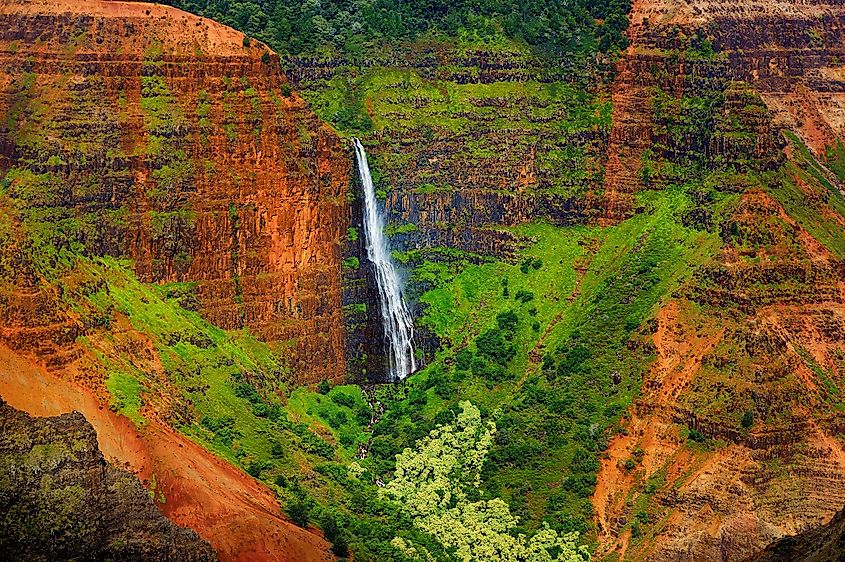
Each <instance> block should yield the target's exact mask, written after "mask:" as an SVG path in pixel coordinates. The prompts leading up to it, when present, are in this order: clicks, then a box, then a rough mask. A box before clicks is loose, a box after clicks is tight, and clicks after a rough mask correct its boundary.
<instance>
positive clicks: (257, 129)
mask: <svg viewBox="0 0 845 562" xmlns="http://www.w3.org/2000/svg"><path fill="white" fill-rule="evenodd" d="M0 61H2V65H3V67H4V69H5V71H4V73H3V75H2V77H0V114H2V115H3V116H4V119H2V123H0V174H3V175H6V177H7V178H8V185H7V186H6V187H8V190H7V195H8V197H10V198H11V201H12V204H13V206H15V207H16V208H17V209H18V210H19V211H20V212H19V213H18V218H19V220H21V221H22V222H23V223H25V224H27V225H30V226H31V227H32V228H35V229H41V230H43V231H49V232H54V231H59V230H60V231H62V234H61V235H60V237H61V238H54V239H53V240H51V241H50V244H52V245H53V246H55V247H56V248H57V249H58V253H61V252H63V251H68V250H70V251H74V252H76V251H83V252H85V253H87V254H90V255H111V256H115V257H125V258H129V259H131V260H133V263H134V268H135V271H136V273H137V275H138V276H139V278H141V279H142V280H143V281H147V282H154V283H188V284H190V287H191V288H192V290H193V291H194V292H195V296H196V300H197V302H198V308H199V310H200V312H201V313H202V314H203V315H204V316H205V317H207V318H208V319H210V320H211V321H212V322H214V323H216V324H217V325H219V326H221V327H223V328H227V329H237V328H249V329H250V330H251V331H252V332H253V333H254V334H256V335H257V336H258V337H260V338H261V339H264V340H266V341H271V342H284V344H285V346H286V348H287V349H289V360H290V364H291V366H292V368H293V375H294V378H295V380H297V381H299V382H313V381H317V380H320V379H324V378H325V379H339V378H341V377H342V376H343V375H344V374H345V372H346V369H345V361H344V353H345V344H344V327H343V315H342V306H341V291H342V289H341V281H340V279H341V261H342V250H343V247H342V244H343V237H344V236H345V234H346V230H347V225H348V223H349V214H348V213H349V212H348V209H347V204H346V191H347V189H348V183H349V166H350V159H349V156H348V154H347V150H346V147H345V146H343V144H342V142H341V141H340V139H339V138H338V137H337V135H336V134H335V133H334V132H333V131H332V130H331V129H330V128H328V127H327V126H326V125H324V124H323V123H322V122H320V121H319V120H318V119H317V117H316V116H315V115H314V114H313V113H312V112H311V111H309V110H308V109H307V107H306V105H305V103H304V101H303V100H302V99H301V98H300V97H299V96H298V95H297V94H296V93H294V92H292V91H291V87H290V85H289V84H288V82H287V80H286V78H285V76H284V75H283V73H282V72H281V69H280V65H279V60H278V57H277V56H276V55H274V54H273V53H272V52H270V51H269V50H268V49H267V48H266V47H265V46H264V45H262V44H260V43H258V42H252V43H250V42H249V40H247V39H245V38H244V36H243V35H242V34H240V33H238V32H236V31H234V30H232V29H229V28H226V27H224V26H221V25H219V24H216V23H214V22H211V21H209V20H206V19H203V18H198V17H195V16H191V15H189V14H186V13H184V12H181V11H178V10H175V9H171V8H167V7H162V6H153V5H145V4H138V3H128V2H106V1H97V0H91V1H86V2H74V3H70V4H67V5H64V4H57V3H52V2H38V1H37V0H32V1H26V0H16V1H13V2H5V3H4V4H3V6H2V7H0ZM36 261H37V260H36ZM58 261H61V260H58ZM21 265H22V268H21V269H20V271H19V275H18V277H17V280H16V286H17V288H18V289H17V290H16V291H14V292H13V293H12V295H11V296H8V297H6V298H7V299H8V300H7V301H6V302H5V304H4V309H6V310H14V311H20V314H17V315H13V316H14V317H13V318H8V316H7V315H4V321H3V324H4V329H3V333H4V338H5V339H6V340H7V341H9V342H10V343H11V344H12V345H14V346H15V347H16V348H18V349H21V350H30V351H33V352H35V353H37V354H39V355H40V356H42V357H44V358H45V359H46V360H47V362H48V363H50V362H54V363H56V364H62V363H67V362H70V361H73V359H74V357H73V352H72V351H70V350H68V349H67V347H66V346H65V345H63V344H64V343H65V342H66V341H72V340H73V339H75V337H76V336H77V335H79V333H80V330H81V328H80V327H78V326H75V325H74V323H73V321H72V320H70V319H68V318H67V317H65V318H62V316H63V315H62V314H61V313H59V314H48V315H46V317H42V316H41V315H39V314H36V313H35V312H36V310H37V309H38V308H43V307H46V308H51V307H52V308H56V307H57V306H60V304H56V303H53V304H49V303H50V301H51V300H54V299H55V297H56V295H55V294H50V293H49V292H47V293H45V292H42V291H41V290H40V289H38V288H37V286H38V281H37V280H38V279H39V278H42V277H43V276H44V275H45V273H47V272H46V271H45V267H46V269H50V268H52V267H54V266H56V265H57V263H55V262H53V261H52V258H51V260H49V261H48V263H46V264H36V265H35V267H34V268H33V266H32V264H29V265H27V264H25V263H22V264H21ZM39 266H45V267H41V269H40V270H39V269H38V268H39ZM48 319H49V320H48ZM45 324H46V325H45ZM45 339H46V340H48V341H49V342H50V343H45V342H44V340H45ZM50 345H52V347H53V348H54V349H52V350H47V349H42V348H43V347H45V346H50Z"/></svg>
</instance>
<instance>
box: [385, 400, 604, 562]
mask: <svg viewBox="0 0 845 562" xmlns="http://www.w3.org/2000/svg"><path fill="white" fill-rule="evenodd" d="M459 406H460V409H461V411H460V412H459V413H458V414H457V417H456V419H455V422H454V424H449V425H441V426H439V427H437V428H435V429H433V430H432V431H431V433H430V434H429V435H428V436H427V437H424V438H422V439H420V441H419V442H418V443H417V447H416V449H415V450H410V449H406V450H405V451H404V452H402V453H400V454H399V455H398V456H397V457H396V471H395V476H394V478H393V480H391V481H390V482H389V483H388V484H387V486H386V487H385V488H384V490H383V491H382V493H383V495H384V496H386V497H388V498H391V499H393V500H395V501H397V502H398V503H399V504H400V505H401V506H402V509H403V510H404V511H405V512H406V513H407V514H408V515H409V516H410V518H411V520H412V521H413V523H414V525H415V526H416V527H418V528H420V529H422V530H424V531H426V532H428V533H430V534H432V535H434V536H436V537H437V538H438V540H439V541H440V542H441V543H442V544H443V545H444V546H446V547H447V548H450V549H454V551H455V556H456V557H457V558H458V559H459V560H462V561H464V562H486V561H489V562H494V561H499V560H504V561H510V562H516V561H521V560H525V561H527V560H532V561H538V562H539V561H541V560H547V561H549V562H551V561H555V560H559V561H573V562H574V561H579V560H589V558H590V556H589V552H588V551H587V549H586V547H583V546H582V547H579V546H578V544H577V541H578V533H574V532H573V533H567V534H566V535H564V536H560V535H558V533H556V532H555V531H553V530H552V529H550V528H549V526H548V525H547V524H546V525H544V527H543V529H542V530H541V531H540V532H538V533H536V534H534V535H533V536H532V537H531V538H530V539H526V537H525V535H516V536H514V535H513V534H511V531H512V530H513V529H514V528H515V527H516V524H517V521H518V520H517V518H515V517H514V516H513V515H512V514H511V513H510V510H509V509H508V506H507V504H506V503H505V502H503V501H502V500H501V499H499V498H494V499H474V498H478V496H479V495H480V491H479V488H480V486H481V469H482V466H483V465H484V462H485V460H486V457H487V454H488V452H489V449H490V446H491V445H492V443H493V436H494V435H495V433H496V424H495V423H494V422H492V421H488V422H487V423H486V424H485V423H483V422H482V420H481V413H480V411H479V410H478V408H476V407H475V406H473V405H472V404H471V403H469V402H461V403H460V404H459ZM471 496H472V497H471ZM394 542H395V544H396V545H397V546H398V547H399V548H401V549H402V550H403V551H406V552H407V551H408V550H409V549H413V550H414V551H417V552H425V551H424V549H423V547H421V546H414V545H412V544H410V543H409V542H408V541H406V540H404V539H402V538H400V537H397V538H396V539H394Z"/></svg>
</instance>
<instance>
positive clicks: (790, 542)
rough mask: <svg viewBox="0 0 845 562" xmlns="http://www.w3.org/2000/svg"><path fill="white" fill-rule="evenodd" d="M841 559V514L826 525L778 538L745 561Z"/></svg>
mask: <svg viewBox="0 0 845 562" xmlns="http://www.w3.org/2000/svg"><path fill="white" fill-rule="evenodd" d="M843 557H845V511H840V512H839V513H837V514H836V515H835V516H834V517H833V519H831V520H830V523H828V524H827V525H824V526H822V527H818V528H815V529H810V530H809V531H805V532H803V533H801V534H799V535H794V536H789V537H785V538H782V539H780V540H779V541H777V542H776V543H774V544H772V545H769V546H768V547H767V548H766V550H764V551H763V552H760V553H759V554H756V555H754V556H752V557H751V558H749V559H748V562H799V561H800V562H829V561H839V560H842V558H843Z"/></svg>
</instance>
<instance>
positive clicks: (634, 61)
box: [603, 0, 845, 218]
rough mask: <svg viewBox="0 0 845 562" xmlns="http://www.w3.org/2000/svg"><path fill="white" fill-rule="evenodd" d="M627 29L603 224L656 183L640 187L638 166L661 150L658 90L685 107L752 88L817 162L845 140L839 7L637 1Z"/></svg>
mask: <svg viewBox="0 0 845 562" xmlns="http://www.w3.org/2000/svg"><path fill="white" fill-rule="evenodd" d="M630 19H631V26H630V28H629V31H628V33H629V36H630V39H631V46H630V48H629V49H628V52H627V53H626V54H625V56H624V57H623V59H622V61H621V63H620V64H619V76H618V78H617V80H616V82H615V84H614V88H613V91H614V93H613V108H614V109H613V123H614V124H613V127H612V130H611V135H610V146H609V150H608V165H607V173H606V175H605V197H604V204H603V207H604V212H605V215H606V216H608V217H610V218H621V217H625V216H628V215H630V213H631V212H632V198H631V194H632V193H635V192H637V191H639V190H641V189H643V188H644V187H646V185H647V184H649V183H651V180H653V179H654V178H652V177H646V178H644V177H643V172H644V158H643V156H644V154H646V153H647V151H649V150H650V149H653V148H654V145H656V144H657V145H659V144H662V141H665V138H661V131H660V130H659V129H658V128H655V121H654V111H653V109H654V106H653V101H654V95H653V94H654V91H655V89H660V90H661V91H663V92H666V93H669V94H671V95H673V96H676V97H681V96H697V95H700V94H701V93H702V90H706V89H714V88H715V89H719V90H724V88H726V87H727V86H728V85H729V84H730V83H731V82H740V83H746V84H749V85H750V86H751V87H752V88H753V89H754V91H755V92H757V93H758V94H759V95H760V96H761V97H762V98H763V100H764V101H765V104H766V107H767V108H768V109H769V110H770V111H771V112H772V113H773V119H774V125H775V126H776V127H785V128H787V129H789V130H791V131H793V132H795V133H796V134H798V135H799V136H800V137H801V139H802V140H803V141H804V143H805V144H807V145H808V146H809V147H811V148H812V149H814V150H815V151H816V152H817V153H818V154H822V155H823V154H824V153H825V151H826V150H827V149H828V148H835V147H836V146H837V144H838V142H839V140H840V139H841V138H842V134H843V133H845V128H844V127H845V121H843V118H842V107H843V104H845V97H844V96H843V94H842V89H843V82H842V81H843V66H842V54H843V43H842V35H843V26H844V25H845V10H843V9H842V6H841V5H840V4H838V3H836V2H824V1H820V2H801V3H799V2H765V1H747V2H746V1H743V2H738V3H737V2H719V1H700V2H698V1H696V2H680V3H677V2H659V1H650V0H641V1H638V2H635V3H634V6H633V9H632V12H631V14H630ZM718 137H719V136H718V135H714V136H712V137H711V138H709V139H704V140H705V142H706V143H707V144H708V150H709V154H710V155H712V156H716V155H718V154H719V153H720V152H724V151H725V147H723V146H720V145H719V144H718V143H717V142H716V141H717V139H718ZM734 148H735V149H739V148H740V147H734ZM741 148H742V149H743V150H742V152H744V153H746V154H748V155H749V156H751V155H753V157H754V158H756V159H758V160H759V159H761V158H762V159H764V160H765V158H766V154H770V153H771V151H770V148H771V147H770V146H768V140H767V139H765V138H764V137H761V136H758V137H757V144H755V145H753V146H745V147H741ZM763 164H765V162H764V163H763Z"/></svg>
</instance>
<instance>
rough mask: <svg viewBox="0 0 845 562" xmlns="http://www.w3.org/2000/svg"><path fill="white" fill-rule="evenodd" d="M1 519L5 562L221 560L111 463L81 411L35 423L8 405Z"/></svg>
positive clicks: (0, 410)
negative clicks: (8, 561)
mask: <svg viewBox="0 0 845 562" xmlns="http://www.w3.org/2000/svg"><path fill="white" fill-rule="evenodd" d="M165 501H166V500H165ZM0 513H2V514H3V515H2V520H0V559H3V560H33V561H42V560H43V561H57V560H151V561H152V560H155V561H171V560H172V561H176V560H178V561H180V562H181V561H184V562H204V561H211V560H217V556H216V555H215V553H214V551H213V550H212V549H211V546H210V545H209V544H208V543H207V542H206V541H204V540H203V539H201V538H200V537H199V535H197V534H196V533H195V532H194V531H191V530H189V529H185V528H183V527H179V526H178V525H176V524H175V523H173V522H171V521H170V520H168V519H167V518H166V517H165V516H164V515H163V514H162V513H161V512H160V511H159V510H158V509H157V508H156V506H155V504H154V503H153V500H152V499H151V497H150V493H149V492H147V490H145V489H144V487H143V486H142V485H141V482H140V481H139V480H138V478H137V477H136V476H134V475H133V474H131V473H129V472H127V471H125V470H121V469H119V468H116V467H115V466H112V465H111V464H109V463H108V462H106V460H105V458H104V457H103V454H102V452H100V449H99V448H98V445H97V434H96V432H95V431H94V428H93V427H92V426H91V424H90V423H88V421H87V420H86V419H85V418H84V417H83V416H82V414H80V413H79V412H73V413H70V414H64V415H61V416H58V417H54V418H33V417H31V416H29V415H27V414H26V413H24V412H21V411H19V410H16V409H14V408H12V407H11V406H9V405H8V404H6V403H5V402H4V401H3V400H2V399H0Z"/></svg>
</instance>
